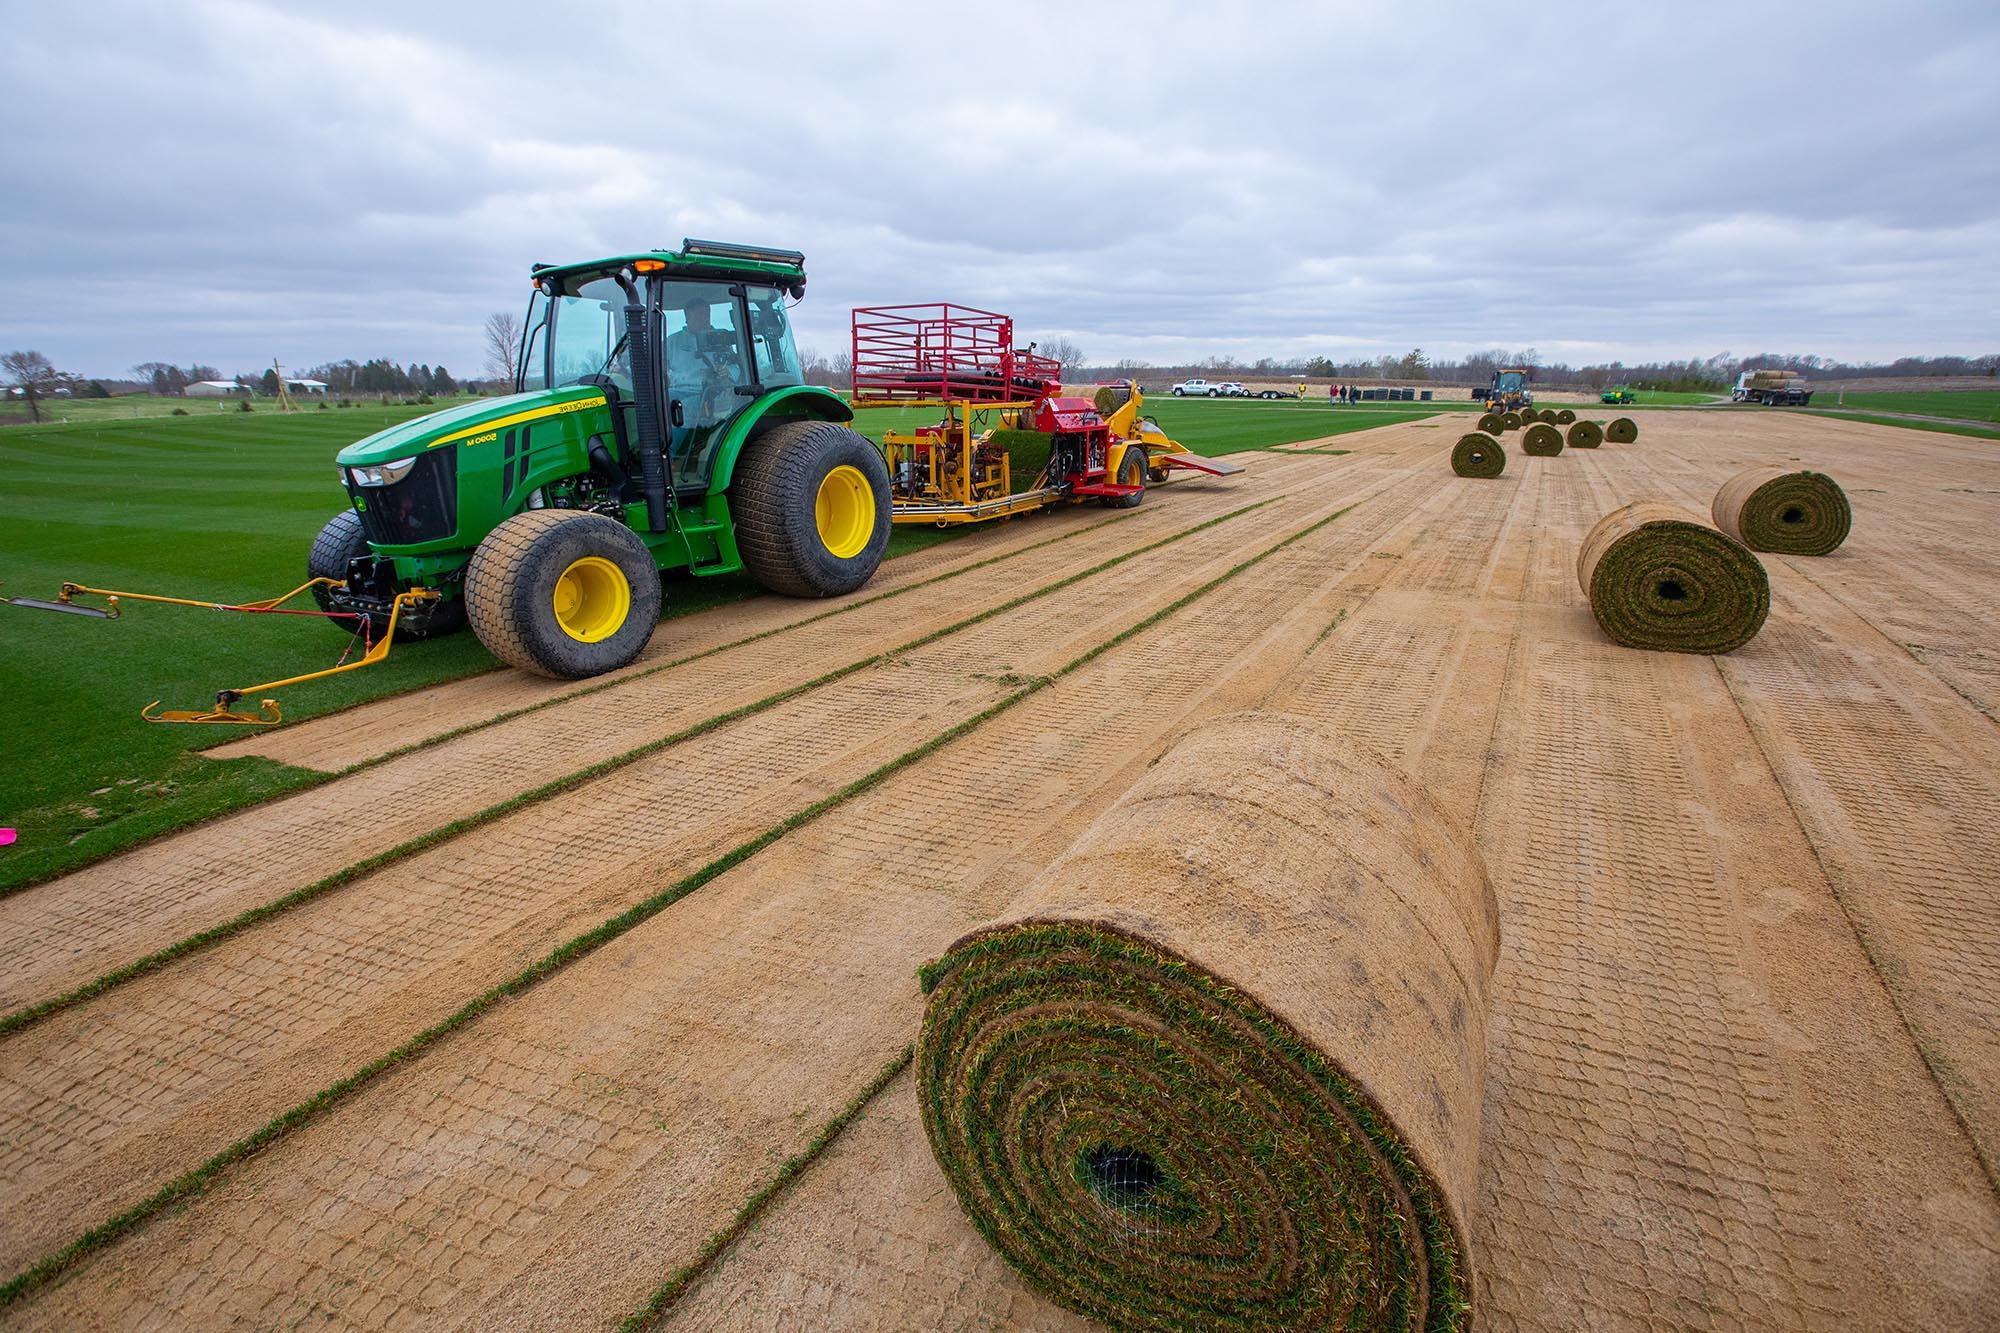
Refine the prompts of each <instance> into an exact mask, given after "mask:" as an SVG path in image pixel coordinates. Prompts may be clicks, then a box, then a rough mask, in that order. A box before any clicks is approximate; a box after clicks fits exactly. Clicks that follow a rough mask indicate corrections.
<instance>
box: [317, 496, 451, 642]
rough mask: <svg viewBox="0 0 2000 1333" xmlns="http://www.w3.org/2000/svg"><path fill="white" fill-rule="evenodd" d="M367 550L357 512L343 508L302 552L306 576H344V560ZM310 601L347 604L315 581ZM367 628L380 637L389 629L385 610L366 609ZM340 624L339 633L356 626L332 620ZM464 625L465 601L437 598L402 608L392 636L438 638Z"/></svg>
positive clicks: (325, 606)
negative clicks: (304, 554)
mask: <svg viewBox="0 0 2000 1333" xmlns="http://www.w3.org/2000/svg"><path fill="white" fill-rule="evenodd" d="M368 553H369V551H368V539H367V538H366V537H364V536H362V535H361V515H359V514H357V513H355V512H354V511H353V510H352V509H343V510H341V511H340V512H339V513H338V514H335V515H334V516H333V517H332V518H330V519H328V520H327V521H326V526H325V527H323V528H321V529H320V530H319V536H317V537H315V538H313V544H312V549H311V550H309V551H307V552H306V577H307V578H309V579H344V578H346V577H347V562H348V561H350V560H353V559H356V558H357V557H359V556H364V555H367V554H368ZM312 596H313V601H315V602H317V603H318V604H319V609H320V610H322V611H343V612H344V611H346V610H347V609H348V608H346V607H344V606H339V605H337V604H336V603H335V602H334V599H333V596H332V594H330V593H328V592H327V590H326V589H325V588H324V587H321V586H318V585H315V586H314V588H313V590H312ZM367 617H368V632H369V634H370V635H372V636H373V637H375V638H378V639H379V638H381V637H382V635H383V634H385V633H387V632H388V629H389V610H388V608H387V607H384V608H383V609H382V610H380V611H372V610H371V611H369V612H368V613H367ZM332 623H333V624H335V625H338V626H340V628H341V630H342V632H343V633H349V634H351V633H353V632H354V630H355V629H357V628H358V626H357V625H356V624H355V622H353V621H352V620H347V619H341V620H336V621H333V622H332ZM464 628H465V603H464V602H463V601H462V600H460V599H459V598H456V597H446V598H441V599H439V600H437V601H433V602H425V603H422V604H420V605H419V606H418V607H417V608H416V609H414V610H412V609H409V608H405V609H404V611H403V614H402V616H401V617H400V618H399V619H398V620H397V621H396V637H397V638H399V639H441V638H443V637H444V636H445V635H447V634H456V633H458V631H460V630H462V629H464Z"/></svg>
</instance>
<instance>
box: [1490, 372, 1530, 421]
mask: <svg viewBox="0 0 2000 1333" xmlns="http://www.w3.org/2000/svg"><path fill="white" fill-rule="evenodd" d="M1528 374H1529V372H1528V369H1527V368H1526V367H1525V366H1509V367H1507V368H1506V369H1503V370H1496V371H1494V372H1493V383H1492V384H1491V385H1489V386H1488V387H1487V390H1486V410H1487V411H1489V412H1506V411H1510V410H1514V409H1519V408H1523V407H1528V406H1531V405H1532V404H1533V403H1534V401H1535V395H1534V394H1533V393H1532V392H1531V391H1530V390H1529V388H1528Z"/></svg>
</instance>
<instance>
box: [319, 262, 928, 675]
mask: <svg viewBox="0 0 2000 1333" xmlns="http://www.w3.org/2000/svg"><path fill="white" fill-rule="evenodd" d="M532 276H533V280H534V295H533V297H532V299H531V300H530V303H529V306H528V315H527V320H526V325H525V328H524V330H523V333H522V336H521V345H520V353H519V361H518V364H517V366H516V369H515V372H514V386H513V387H514V390H515V392H514V393H513V394H512V395H511V396H508V397H504V398H494V399H487V400H484V401H481V402H477V403H471V404H467V405H464V406H459V407H453V408H449V409H446V410H444V411H441V412H434V413H431V414H430V415H428V416H423V417H419V418H417V419H416V420H414V421H409V422H405V423H404V424H402V425H399V426H393V427H391V428H389V429H388V430H385V431H381V432H380V433H378V434H375V435H371V436H369V437H368V438H367V439H365V440H362V441H360V442H358V443H356V444H351V445H349V446H348V447H347V448H345V449H343V450H341V451H340V454H339V456H338V458H337V460H336V461H337V462H338V464H339V473H340V480H341V482H342V484H343V485H345V486H346V488H347V493H348V499H349V502H350V506H349V508H347V509H345V510H343V511H341V512H340V513H339V514H336V515H335V516H334V517H333V519H332V521H331V522H329V523H328V524H327V525H326V527H325V528H324V529H323V530H322V531H321V532H320V535H319V538H318V540H317V541H315V542H314V543H313V547H312V552H311V555H310V557H309V559H308V561H307V566H308V573H309V574H310V576H311V577H313V578H316V579H327V580H332V581H333V582H332V583H330V584H324V583H323V584H316V585H314V588H313V593H314V595H315V596H316V597H317V598H318V599H319V602H320V606H321V608H322V609H323V610H328V611H341V612H349V613H358V614H361V615H365V616H366V617H368V619H369V620H370V621H371V623H372V624H373V625H374V627H375V628H376V629H377V631H378V632H379V631H380V630H381V629H382V628H384V627H386V626H387V625H388V623H389V620H390V615H391V608H392V606H393V605H394V603H395V601H396V598H397V595H398V594H399V593H402V592H405V591H407V590H411V589H428V590H430V591H432V592H435V593H436V594H437V596H436V597H435V598H405V599H404V604H403V608H402V611H401V614H400V618H399V619H398V620H397V622H396V632H397V634H398V635H399V636H403V637H412V638H429V637H435V636H437V635H441V634H448V633H451V632H452V631H454V630H456V629H458V628H460V627H461V626H463V625H464V624H466V623H467V622H468V621H470V623H471V625H472V629H473V632H474V633H475V634H477V635H478V636H479V640H480V642H481V643H483V644H485V645H486V647H487V648H488V649H490V650H491V651H492V652H493V654H494V655H495V656H497V657H499V658H501V659H502V660H503V661H506V662H509V663H512V664H513V665H515V666H518V667H521V668H524V669H525V670H528V671H533V672H538V673H540V674H542V675H547V676H558V677H570V678H575V677H583V676H592V675H596V674H598V673H600V672H604V671H611V670H615V669H616V668H618V667H621V666H624V665H625V664H626V663H628V662H630V661H632V659H633V658H635V657H637V656H638V654H639V652H640V650H641V649H642V648H644V647H645V645H646V641H647V639H648V638H649V637H650V636H651V634H652V631H653V626H654V625H655V624H656V623H657V622H658V620H659V611H660V574H661V571H663V570H674V569H685V570H687V571H689V573H691V574H692V575H694V576H697V577H701V576H708V575H715V574H729V573H734V572H736V571H738V570H747V571H748V572H749V573H750V575H751V576H752V577H753V578H755V579H756V580H757V581H758V582H759V583H761V584H763V585H764V586H765V587H766V588H769V589H771V590H772V591H773V592H778V593H783V594H786V595H789V596H794V597H828V596H833V595H836V594H839V593H845V592H851V591H852V590H854V589H855V588H858V587H860V586H861V585H862V584H863V583H866V582H867V581H868V579H869V577H870V576H871V575H873V574H874V572H875V570H876V567H877V566H878V565H880V564H881V561H882V553H883V549H884V548H885V547H886V546H887V545H888V541H889V531H890V507H889V472H888V468H887V466H886V464H885V463H884V462H883V458H882V454H881V451H880V450H879V449H877V448H876V447H875V445H874V444H873V443H871V442H870V441H869V440H868V439H867V438H865V437H864V436H862V435H860V434H858V433H856V432H855V431H854V430H852V429H850V428H849V427H848V426H847V425H846V424H845V423H847V422H849V421H851V420H852V419H853V415H854V414H853V412H852V410H851V409H850V408H849V407H848V405H847V404H846V403H845V402H844V401H843V400H842V399H841V398H840V397H839V396H838V395H836V394H834V393H833V392H832V391H830V390H827V389H823V388H816V387H813V386H810V385H807V384H806V383H805V382H804V378H803V376H802V375H801V374H800V370H799V358H798V352H797V350H796V348H795V347H794V345H793V342H792V332H791V327H790V324H789V322H788V321H787V318H786V313H785V312H786V303H787V300H788V298H789V299H791V300H797V299H798V298H799V297H801V296H803V295H804V293H805V285H806V277H805V257H804V256H803V255H800V254H799V253H797V252H796V251H790V250H772V249H764V248H761V247H755V246H743V245H724V244H718V243H715V242H710V241H694V240H689V241H683V242H682V244H681V247H680V249H678V250H654V251H648V252H646V253H643V254H634V255H624V256H620V257H616V258H611V259H598V260H592V261H590V262H588V263H580V264H537V265H535V266H534V268H533V270H532Z"/></svg>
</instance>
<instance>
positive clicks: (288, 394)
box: [271, 356, 292, 412]
mask: <svg viewBox="0 0 2000 1333" xmlns="http://www.w3.org/2000/svg"><path fill="white" fill-rule="evenodd" d="M271 369H272V370H274V371H276V372H277V374H278V410H279V411H280V412H289V411H291V410H292V391H291V390H290V389H287V388H286V387H285V368H284V367H283V366H281V365H279V364H278V358H277V357H275V356H274V357H272V358H271Z"/></svg>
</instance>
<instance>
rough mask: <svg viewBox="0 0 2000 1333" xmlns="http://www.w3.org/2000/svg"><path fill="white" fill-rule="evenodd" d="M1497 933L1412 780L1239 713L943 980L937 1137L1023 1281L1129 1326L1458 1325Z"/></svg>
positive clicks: (948, 962)
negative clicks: (1024, 1279) (1490, 982)
mask: <svg viewBox="0 0 2000 1333" xmlns="http://www.w3.org/2000/svg"><path fill="white" fill-rule="evenodd" d="M1498 942H1499V927H1498V921H1497V914H1496V912H1495V909H1494V904H1493V897H1492V893H1491V891H1490V889H1489V888H1488V887H1487V883H1486V878H1485V874H1484V871H1483V869H1482V868H1481V866H1480V863H1479V860H1478V857H1477V854H1476V853H1474V852H1473V851H1472V850H1471V849H1470V843H1469V840H1468V839H1467V838H1466V837H1465V836H1464V834H1463V833H1462V832H1460V831H1459V830H1457V829H1456V828H1455V827H1454V826H1453V825H1452V823H1451V822H1450V820H1449V819H1448V817H1447V816H1445V815H1444V814H1443V812H1441V811H1440V810H1438V808H1437V807H1436V806H1435V805H1434V804H1433V803H1432V802H1431V801H1430V799H1429V797H1428V796H1427V794H1426V793H1424V792H1423V791H1422V789H1421V788H1419V787H1417V786H1416V785H1415V784H1413V783H1411V782H1410V781H1409V780H1408V779H1406V778H1405V777H1403V776H1402V775H1401V774H1399V773H1397V772H1395V771H1394V770H1392V769H1389V768H1388V767H1386V766H1382V765H1378V764H1376V763H1374V762H1373V761H1370V760H1367V759H1365V758H1362V757H1358V756H1356V755H1355V754H1354V752H1353V745H1352V740H1351V738H1347V737H1341V736H1336V735H1333V734H1331V733H1330V732H1327V731H1325V730H1323V729H1321V727H1320V726H1319V724H1317V723H1315V722H1313V721H1312V720H1310V719H1307V718H1303V717H1297V716H1291V715H1285V714H1242V715H1238V716H1236V717H1233V718H1225V719H1221V720H1219V721H1217V722H1214V723H1211V724H1209V725H1207V726H1204V727H1202V728H1201V729H1199V730H1198V731H1196V732H1194V733H1193V734H1191V735H1190V736H1188V737H1186V738H1185V739H1183V740H1182V741H1180V742H1179V743H1178V744H1176V745H1175V746H1174V747H1173V748H1172V749H1171V750H1169V751H1168V753H1167V754H1166V755H1165V756H1164V757H1163V758H1162V759H1161V760H1160V761H1159V762H1158V763H1157V764H1156V765H1155V766H1154V767H1153V768H1152V769H1151V770H1150V771H1149V772H1148V773H1147V774H1146V776H1145V777H1143V778H1142V779H1141V780H1140V781H1139V782H1138V783H1137V784H1136V785H1135V786H1134V787H1133V788H1132V789H1131V790H1130V791H1129V792H1127V793H1126V794H1125V795H1124V796H1123V797H1121V798H1119V799H1118V800H1117V801H1115V802H1113V803H1112V805H1111V806H1110V807H1108V808H1107V809H1106V810H1105V811H1104V812H1103V813H1102V814H1101V815H1100V817H1099V818H1098V819H1097V821H1096V822H1095V823H1093V824H1092V825H1091V827H1090V828H1089V829H1088V830H1086V831H1085V833H1084V834H1083V835H1082V837H1080V838H1079V839H1078V841H1077V842H1076V843H1075V844H1074V845H1073V846H1072V847H1071V849H1070V850H1069V852H1068V853H1067V854H1066V855H1065V856H1064V857H1063V858H1062V860H1060V861H1059V862H1058V863H1057V864H1056V865H1055V866H1053V867H1052V868H1051V869H1050V870H1049V872H1048V873H1047V874H1045V875H1043V876H1042V877H1041V878H1040V879H1038V880H1037V881H1035V883H1034V884H1032V885H1030V886H1029V887H1028V888H1027V889H1026V890H1025V891H1024V892H1023V893H1022V895H1021V896H1020V898H1019V899H1017V901H1016V902H1015V903H1014V904H1013V905H1012V906H1010V908H1009V909H1008V911H1007V912H1006V913H1004V914H1003V915H1002V916H1001V917H1000V919H998V920H996V921H994V922H992V923H989V924H988V925H986V926H984V927H982V928H980V929H979V930H976V931H974V932H972V933H971V934H969V935H967V936H966V937H965V938H963V939H961V940H959V941H958V942H957V943H956V944H954V945H953V946H952V947H951V949H950V950H949V951H948V952H947V953H946V954H945V955H944V956H943V957H942V958H941V959H939V960H938V961H937V962H936V963H933V964H932V965H930V966H929V967H928V968H926V969H925V975H924V981H925V986H926V989H927V990H928V991H929V993H930V999H929V1002H928V1005H927V1008H926V1011H925V1016H924V1023H923V1029H922V1032H921V1034H920V1036H919V1038H918V1042H917V1055H916V1071H917V1079H918V1089H919V1099H920V1104H921V1106H922V1110H923V1117H924V1128H925V1132H926V1134H927V1135H928V1137H929V1139H930V1143H931V1148H932V1151H933V1152H934V1153H935V1154H936V1156H937V1159H938V1162H939V1164H940V1166H941V1167H942V1168H943V1170H944V1173H945V1176H946V1179H947V1180H949V1181H950V1183H951V1186H952V1189H953V1191H954V1192H955V1193H956V1194H957V1196H958V1199H959V1201H960V1203H961V1204H962V1205H963V1206H964V1207H965V1209H966V1212H967V1213H968V1215H969V1216H970V1217H971V1219H972V1221H973V1223H974V1224H975V1226H977V1227H978V1229H979V1230H980V1232H981V1233H982V1234H983V1235H984V1236H985V1237H986V1238H987V1240H989V1241H990V1242H991V1243H992V1244H993V1245H994V1246H995V1247H996V1248H997V1249H998V1250H999V1251H1000V1253H1001V1254H1002V1255H1003V1256H1004V1257H1005V1258H1006V1259H1007V1261H1008V1262H1009V1263H1010V1264H1012V1265H1013V1266H1014V1267H1015V1268H1016V1269H1017V1270H1019V1271H1020V1272H1021V1273H1022V1274H1023V1275H1024V1276H1025V1277H1026V1278H1027V1279H1028V1280H1029V1281H1030V1282H1032V1283H1034V1284H1035V1285H1036V1286H1037V1287H1039V1288H1040V1289H1041V1290H1042V1291H1043V1292H1045V1293H1046V1294H1048V1295H1049V1296H1050V1297H1051V1298H1053V1299H1055V1300H1057V1301H1059V1302H1061V1303H1062V1304H1064V1305H1067V1306H1069V1307H1070V1308H1072V1309H1074V1310H1077V1311H1080V1312H1082V1313H1084V1314H1087V1315H1090V1316H1091V1317H1093V1318H1096V1319H1098V1320H1101V1321H1103V1322H1105V1323H1107V1324H1110V1325H1112V1326H1113V1327H1125V1328H1188V1327H1205V1328H1209V1327H1219V1328H1231V1327H1287V1328H1325V1327H1348V1328H1370V1329H1376V1328H1386V1329H1459V1328H1464V1327H1467V1326H1468V1325H1469V1323H1470V1319H1471V1311H1470V1301H1471V1294H1472V1290H1473V1286H1472V1276H1471V1268H1470V1259H1469V1256H1468V1253H1467V1250H1466V1241H1465V1237H1466V1234H1467V1228H1466V1222H1467V1210H1468V1209H1469V1208H1470V1207H1471V1206H1472V1202H1473V1200H1474V1197H1475V1193H1476V1189H1477V1166H1478V1163H1477V1152H1478V1140H1479V1133H1478V1130H1479V1106H1480V1099H1481V1089H1482V1083H1483V1078H1484V1066H1485V1015H1486V1006H1487V993H1488V984H1489V980H1490V976H1491V972H1492V968H1493V962H1494V959H1495V956H1496V954H1497V951H1498Z"/></svg>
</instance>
